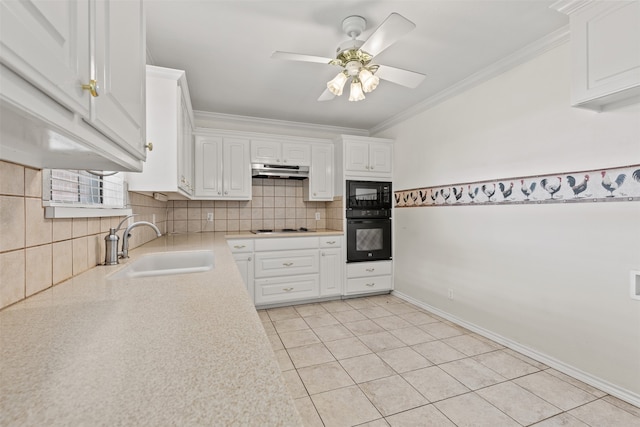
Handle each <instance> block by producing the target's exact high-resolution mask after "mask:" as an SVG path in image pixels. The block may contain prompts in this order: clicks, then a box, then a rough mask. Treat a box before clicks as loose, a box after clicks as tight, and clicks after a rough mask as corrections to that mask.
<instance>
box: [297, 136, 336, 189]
mask: <svg viewBox="0 0 640 427" xmlns="http://www.w3.org/2000/svg"><path fill="white" fill-rule="evenodd" d="M333 157H334V156H333V145H332V144H313V145H312V146H311V167H310V168H309V179H305V180H304V181H303V184H302V190H303V198H304V200H305V201H331V200H333V187H334V183H333V182H334V181H333V180H334V158H333Z"/></svg>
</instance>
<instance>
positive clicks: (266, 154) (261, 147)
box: [251, 140, 282, 164]
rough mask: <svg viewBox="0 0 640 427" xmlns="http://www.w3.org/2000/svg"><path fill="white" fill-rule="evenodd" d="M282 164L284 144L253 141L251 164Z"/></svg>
mask: <svg viewBox="0 0 640 427" xmlns="http://www.w3.org/2000/svg"><path fill="white" fill-rule="evenodd" d="M281 162H282V144H280V143H279V142H277V141H261V140H252V141H251V163H266V164H279V163H281Z"/></svg>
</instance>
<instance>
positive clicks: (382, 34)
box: [271, 12, 425, 101]
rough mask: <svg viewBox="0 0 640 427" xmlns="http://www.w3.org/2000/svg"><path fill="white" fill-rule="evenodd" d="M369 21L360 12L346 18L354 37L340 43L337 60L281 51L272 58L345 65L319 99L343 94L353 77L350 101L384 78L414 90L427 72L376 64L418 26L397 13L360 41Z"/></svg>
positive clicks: (344, 23) (346, 28) (345, 26)
mask: <svg viewBox="0 0 640 427" xmlns="http://www.w3.org/2000/svg"><path fill="white" fill-rule="evenodd" d="M366 24H367V21H366V20H365V19H364V18H363V17H361V16H357V15H353V16H349V17H347V18H345V19H344V21H342V29H343V30H344V32H345V33H346V34H347V35H348V36H349V37H351V40H348V41H346V42H344V43H342V44H340V46H338V48H337V49H336V53H337V55H336V58H335V59H331V58H324V57H321V56H312V55H304V54H299V53H289V52H278V51H276V52H273V54H272V55H271V57H272V58H276V59H286V60H291V61H304V62H318V63H320V64H331V65H338V66H340V67H342V68H343V70H342V71H340V73H338V75H337V76H336V77H335V78H334V79H333V80H331V81H330V82H328V83H327V89H326V90H325V91H324V92H323V93H322V95H320V97H319V98H318V101H329V100H331V99H333V98H334V97H335V96H340V95H342V89H343V88H344V85H345V83H346V82H347V81H348V80H349V79H351V85H350V95H349V101H361V100H363V99H364V98H365V96H364V94H365V93H367V92H371V91H373V90H374V89H375V88H376V87H377V86H378V83H379V81H380V79H383V80H387V81H390V82H393V83H397V84H399V85H402V86H406V87H409V88H412V89H413V88H415V87H417V86H418V85H419V84H420V83H421V82H422V80H423V79H424V77H425V75H424V74H421V73H416V72H415V71H408V70H403V69H401V68H395V67H390V66H388V65H381V64H374V63H373V59H374V57H375V56H376V55H378V54H379V53H380V52H382V51H383V50H385V49H386V48H388V47H389V46H391V45H392V44H394V43H395V42H397V41H398V40H399V39H400V38H401V37H402V36H404V35H405V34H407V33H409V32H410V31H411V30H413V29H414V28H415V26H416V25H415V24H414V23H413V22H411V21H409V20H408V19H407V18H405V17H404V16H402V15H400V14H398V13H395V12H394V13H392V14H390V15H389V16H388V17H387V19H385V20H384V22H383V23H382V24H380V26H379V27H378V28H376V30H375V31H374V32H373V34H371V36H370V37H369V38H368V39H367V40H366V41H362V40H357V38H358V36H360V34H362V32H363V31H364V30H365V28H366Z"/></svg>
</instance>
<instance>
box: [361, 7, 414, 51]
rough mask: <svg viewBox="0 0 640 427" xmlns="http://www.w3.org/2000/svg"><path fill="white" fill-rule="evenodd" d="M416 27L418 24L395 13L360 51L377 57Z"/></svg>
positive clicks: (381, 25) (388, 17) (377, 29)
mask: <svg viewBox="0 0 640 427" xmlns="http://www.w3.org/2000/svg"><path fill="white" fill-rule="evenodd" d="M415 27H416V24H414V23H413V22H411V21H409V20H408V19H407V18H405V17H404V16H402V15H400V14H397V13H395V12H394V13H392V14H391V15H389V16H387V19H385V20H384V22H383V23H382V24H380V26H379V27H378V28H376V30H375V31H374V32H373V34H371V36H370V37H369V38H368V39H367V41H365V42H364V44H363V45H362V46H361V47H360V50H363V51H365V52H367V53H369V54H370V55H371V56H376V55H378V54H379V53H380V52H382V51H383V50H385V49H386V48H388V47H389V46H391V45H392V44H394V43H395V42H397V41H398V40H399V39H400V38H401V37H402V36H404V35H405V34H407V33H409V32H410V31H411V30H413V29H414V28H415Z"/></svg>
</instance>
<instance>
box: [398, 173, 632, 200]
mask: <svg viewBox="0 0 640 427" xmlns="http://www.w3.org/2000/svg"><path fill="white" fill-rule="evenodd" d="M394 196H395V207H396V208H411V207H423V206H425V207H426V206H465V205H467V206H468V205H496V204H541V203H593V202H612V201H621V202H625V201H640V165H632V166H623V167H618V168H607V169H593V170H587V171H580V172H564V173H557V174H546V175H535V176H527V177H518V178H505V179H497V180H489V181H477V182H472V183H464V184H451V185H444V186H436V187H421V188H412V189H408V190H396V191H395V192H394Z"/></svg>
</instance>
